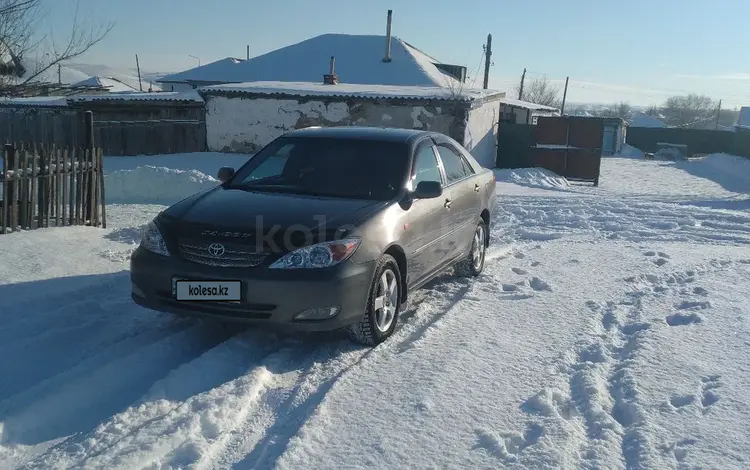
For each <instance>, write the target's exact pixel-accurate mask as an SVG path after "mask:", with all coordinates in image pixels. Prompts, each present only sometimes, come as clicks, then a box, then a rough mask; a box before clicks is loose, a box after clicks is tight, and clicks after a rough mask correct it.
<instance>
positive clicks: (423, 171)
mask: <svg viewBox="0 0 750 470" xmlns="http://www.w3.org/2000/svg"><path fill="white" fill-rule="evenodd" d="M422 181H437V182H438V183H442V180H441V177H440V167H438V161H437V158H436V157H435V152H434V151H433V150H432V145H422V146H420V147H419V148H418V149H417V153H416V155H415V156H414V174H413V179H412V183H411V184H412V186H411V187H412V188H413V189H416V188H417V185H418V184H419V183H420V182H422Z"/></svg>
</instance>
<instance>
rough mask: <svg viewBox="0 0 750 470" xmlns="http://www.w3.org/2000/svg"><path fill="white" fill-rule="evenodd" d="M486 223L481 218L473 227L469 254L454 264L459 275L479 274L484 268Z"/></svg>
mask: <svg viewBox="0 0 750 470" xmlns="http://www.w3.org/2000/svg"><path fill="white" fill-rule="evenodd" d="M488 236H489V234H488V233H487V225H486V224H485V223H484V220H481V221H480V222H479V223H478V224H477V226H476V228H475V229H474V235H473V237H472V240H471V250H470V251H469V255H468V256H467V257H466V258H464V259H463V260H461V262H459V263H458V264H457V265H456V272H457V274H458V275H459V276H466V277H469V276H479V275H480V274H482V270H484V259H485V255H486V254H487V237H488Z"/></svg>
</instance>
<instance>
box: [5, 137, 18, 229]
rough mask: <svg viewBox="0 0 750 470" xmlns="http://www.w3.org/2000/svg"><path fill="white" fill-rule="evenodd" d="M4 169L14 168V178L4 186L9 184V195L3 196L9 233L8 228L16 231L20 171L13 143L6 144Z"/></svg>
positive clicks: (6, 192) (6, 190) (6, 225)
mask: <svg viewBox="0 0 750 470" xmlns="http://www.w3.org/2000/svg"><path fill="white" fill-rule="evenodd" d="M4 165H5V166H4V167H3V171H4V172H5V173H6V174H7V172H8V171H9V170H13V179H9V180H6V181H5V184H4V185H3V186H4V187H6V186H7V188H8V189H4V191H5V194H6V196H7V199H6V198H3V199H4V200H5V202H4V205H5V207H6V212H5V217H4V219H3V220H5V223H4V225H5V227H3V228H4V230H5V233H8V229H10V230H12V231H14V232H15V231H16V222H17V220H16V216H17V212H16V210H17V206H16V180H17V179H18V171H17V170H16V148H15V147H14V146H13V144H5V163H4Z"/></svg>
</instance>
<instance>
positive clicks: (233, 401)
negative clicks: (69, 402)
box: [29, 332, 291, 468]
mask: <svg viewBox="0 0 750 470" xmlns="http://www.w3.org/2000/svg"><path fill="white" fill-rule="evenodd" d="M288 344H289V343H284V342H282V341H279V340H278V339H277V338H276V337H275V336H273V335H268V334H267V333H262V332H252V333H249V334H247V335H241V336H237V337H233V338H231V339H229V340H228V341H226V342H223V343H221V344H219V345H217V346H215V347H213V348H211V349H208V350H206V351H205V352H204V353H203V354H200V355H198V356H197V357H196V356H193V357H192V359H191V360H189V361H187V362H184V363H182V364H180V365H179V366H177V367H175V368H172V369H171V370H170V372H169V373H168V374H166V375H165V376H162V378H161V379H160V380H157V381H155V382H153V383H152V385H151V388H150V389H149V390H148V392H146V393H145V394H144V395H142V397H141V398H140V400H138V401H136V402H135V403H131V406H130V407H128V408H126V409H125V410H124V411H122V412H120V413H117V414H116V415H114V416H112V417H111V418H110V419H108V420H107V421H105V422H103V423H101V424H100V425H99V426H97V427H96V428H95V429H94V430H92V431H91V432H88V433H85V434H81V435H78V436H74V437H73V438H71V439H68V440H67V441H65V442H63V443H61V444H58V445H57V446H55V447H54V448H52V449H50V450H49V451H48V452H47V453H46V454H44V455H42V456H40V457H39V458H37V459H35V460H34V461H32V462H30V463H29V466H30V467H38V466H42V467H44V468H68V467H70V466H73V467H81V466H84V467H87V468H88V467H92V468H112V467H118V466H121V465H123V466H125V467H130V466H138V465H147V463H148V462H152V463H153V462H155V461H156V460H158V459H161V458H164V457H169V456H170V455H171V456H172V458H173V459H174V460H179V459H180V458H182V459H184V458H185V455H189V453H190V451H191V449H190V448H189V444H191V443H193V444H194V443H195V442H196V441H198V440H199V439H198V437H196V436H193V435H192V434H191V433H193V432H198V431H200V432H198V434H200V436H199V437H200V438H202V439H205V440H210V439H211V435H212V432H216V430H217V429H220V428H221V426H222V425H223V424H222V423H224V422H225V421H226V420H231V419H232V418H231V413H230V412H232V411H235V412H236V411H237V410H238V409H240V408H241V406H243V405H242V402H243V401H244V400H246V399H247V398H252V397H253V396H254V395H257V394H258V393H259V392H260V390H261V389H262V387H263V386H264V384H265V383H266V382H267V381H268V380H269V377H270V372H269V367H277V368H281V367H283V366H284V354H286V355H289V354H291V352H290V351H291V350H290V349H288V348H287V349H286V350H284V349H283V347H284V346H287V345H288ZM249 401H250V402H252V400H249ZM245 406H247V405H245ZM191 439H192V440H191ZM198 444H200V443H198ZM186 446H187V447H186ZM178 466H179V465H178Z"/></svg>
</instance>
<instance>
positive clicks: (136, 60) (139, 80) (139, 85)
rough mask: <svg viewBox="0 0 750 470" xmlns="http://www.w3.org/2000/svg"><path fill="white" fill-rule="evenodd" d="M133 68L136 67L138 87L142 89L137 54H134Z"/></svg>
mask: <svg viewBox="0 0 750 470" xmlns="http://www.w3.org/2000/svg"><path fill="white" fill-rule="evenodd" d="M135 68H136V69H138V88H139V89H140V90H141V91H143V83H142V82H141V64H140V62H138V54H136V55H135Z"/></svg>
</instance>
